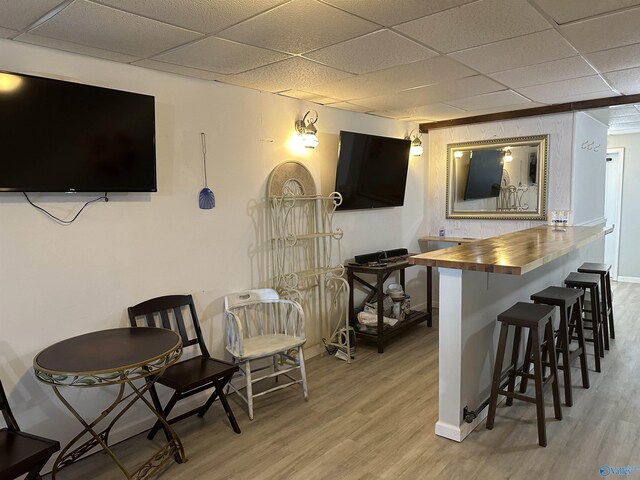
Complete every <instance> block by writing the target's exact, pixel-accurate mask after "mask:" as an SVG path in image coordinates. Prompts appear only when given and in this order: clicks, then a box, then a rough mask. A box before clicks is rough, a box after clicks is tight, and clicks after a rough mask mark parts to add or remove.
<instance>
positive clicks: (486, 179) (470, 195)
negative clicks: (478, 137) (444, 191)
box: [464, 150, 504, 200]
mask: <svg viewBox="0 0 640 480" xmlns="http://www.w3.org/2000/svg"><path fill="white" fill-rule="evenodd" d="M503 159H504V152H503V151H502V150H474V151H473V155H472V156H471V159H470V160H469V175H468V176H467V186H466V188H465V191H464V199H465V200H472V199H476V198H491V197H497V196H499V195H500V182H501V181H502V169H503Z"/></svg>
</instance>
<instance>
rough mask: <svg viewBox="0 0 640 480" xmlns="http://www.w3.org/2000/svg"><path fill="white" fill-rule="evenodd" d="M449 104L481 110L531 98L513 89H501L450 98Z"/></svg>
mask: <svg viewBox="0 0 640 480" xmlns="http://www.w3.org/2000/svg"><path fill="white" fill-rule="evenodd" d="M448 103H449V105H453V106H454V107H458V108H461V109H463V110H482V109H485V108H495V107H506V106H508V105H517V104H519V103H531V100H529V99H527V98H525V97H523V96H522V95H519V94H517V93H516V92H514V91H513V90H502V91H500V92H492V93H483V94H482V95H475V96H473V97H466V98H460V99H457V100H451V101H449V102H448Z"/></svg>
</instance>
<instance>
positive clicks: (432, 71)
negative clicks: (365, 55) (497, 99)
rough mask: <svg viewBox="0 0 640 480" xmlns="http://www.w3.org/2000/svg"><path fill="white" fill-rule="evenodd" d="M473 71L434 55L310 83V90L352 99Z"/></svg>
mask: <svg viewBox="0 0 640 480" xmlns="http://www.w3.org/2000/svg"><path fill="white" fill-rule="evenodd" d="M474 74H475V72H474V71H473V70H471V69H470V68H468V67H465V66H464V65H461V64H460V63H458V62H456V61H455V60H451V59H450V58H447V57H444V56H438V57H433V58H429V59H427V60H423V61H420V62H415V63H411V64H408V65H402V66H399V67H394V68H389V69H387V70H380V71H378V72H373V73H368V74H365V75H358V76H356V77H352V78H347V79H345V80H341V81H339V82H334V83H330V84H327V85H322V84H321V85H318V86H316V87H314V88H313V91H314V92H316V93H319V94H322V95H327V96H330V97H337V98H346V99H355V98H364V97H373V96H376V95H382V94H384V93H388V92H393V91H396V90H398V91H399V90H405V89H407V88H413V87H420V86H424V85H430V84H434V83H438V82H445V81H449V80H452V79H456V78H462V77H468V76H471V75H474Z"/></svg>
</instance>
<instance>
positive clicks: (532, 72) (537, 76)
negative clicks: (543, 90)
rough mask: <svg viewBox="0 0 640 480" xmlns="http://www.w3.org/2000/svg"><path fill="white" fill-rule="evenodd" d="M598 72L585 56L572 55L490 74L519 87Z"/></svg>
mask: <svg viewBox="0 0 640 480" xmlns="http://www.w3.org/2000/svg"><path fill="white" fill-rule="evenodd" d="M596 73H597V72H596V71H595V70H594V69H593V68H592V67H591V66H590V65H589V64H588V63H587V62H586V61H585V60H584V58H582V57H570V58H563V59H560V60H554V61H552V62H545V63H540V64H538V65H531V66H528V67H520V68H514V69H511V70H505V71H503V72H497V73H492V74H490V75H489V76H490V77H491V78H493V79H494V80H497V81H498V82H500V83H504V84H505V85H507V86H509V87H511V88H518V87H529V86H531V85H540V84H542V83H550V82H556V81H558V80H568V79H570V78H578V77H586V76H588V75H595V74H596Z"/></svg>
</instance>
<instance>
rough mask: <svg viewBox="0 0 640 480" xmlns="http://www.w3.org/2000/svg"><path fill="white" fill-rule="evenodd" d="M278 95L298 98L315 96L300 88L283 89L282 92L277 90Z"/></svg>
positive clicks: (304, 98) (303, 98)
mask: <svg viewBox="0 0 640 480" xmlns="http://www.w3.org/2000/svg"><path fill="white" fill-rule="evenodd" d="M278 95H283V96H285V97H291V98H297V99H299V100H306V99H307V98H311V97H315V96H316V94H315V93H309V92H303V91H302V90H285V91H284V92H279V93H278Z"/></svg>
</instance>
